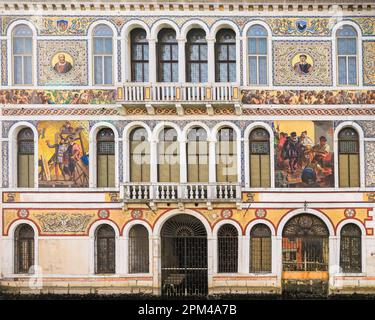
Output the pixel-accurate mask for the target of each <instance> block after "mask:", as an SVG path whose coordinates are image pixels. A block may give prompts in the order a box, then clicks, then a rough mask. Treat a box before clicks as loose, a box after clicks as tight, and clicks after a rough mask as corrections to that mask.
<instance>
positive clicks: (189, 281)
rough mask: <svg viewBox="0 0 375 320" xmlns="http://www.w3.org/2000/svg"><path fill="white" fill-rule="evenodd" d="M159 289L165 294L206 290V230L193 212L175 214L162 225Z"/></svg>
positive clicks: (182, 294)
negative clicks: (190, 213)
mask: <svg viewBox="0 0 375 320" xmlns="http://www.w3.org/2000/svg"><path fill="white" fill-rule="evenodd" d="M161 290H162V295H163V296H165V297H181V296H187V297H189V296H192V297H193V296H194V297H196V296H206V295H207V294H208V277H207V232H206V229H205V227H204V225H203V224H202V222H201V221H199V219H197V218H195V217H193V216H190V215H187V214H179V215H176V216H174V217H172V218H170V219H169V220H168V221H166V222H165V223H164V225H163V227H162V229H161Z"/></svg>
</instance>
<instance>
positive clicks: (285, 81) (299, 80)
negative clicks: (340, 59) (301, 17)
mask: <svg viewBox="0 0 375 320" xmlns="http://www.w3.org/2000/svg"><path fill="white" fill-rule="evenodd" d="M331 60H332V58H331V42H330V41H308V42H307V41H274V42H273V84H274V85H276V86H278V85H283V86H293V85H295V86H313V85H315V86H323V85H332V62H331Z"/></svg>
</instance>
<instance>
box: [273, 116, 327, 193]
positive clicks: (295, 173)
mask: <svg viewBox="0 0 375 320" xmlns="http://www.w3.org/2000/svg"><path fill="white" fill-rule="evenodd" d="M272 127H273V131H274V134H275V139H274V148H275V187H276V188H330V187H333V186H334V171H333V170H334V164H333V159H334V153H333V123H332V122H331V121H307V120H306V121H297V120H290V121H289V120H283V121H274V123H273V126H272Z"/></svg>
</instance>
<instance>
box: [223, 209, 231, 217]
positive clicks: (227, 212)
mask: <svg viewBox="0 0 375 320" xmlns="http://www.w3.org/2000/svg"><path fill="white" fill-rule="evenodd" d="M232 215H233V213H232V210H230V209H224V210H223V211H221V216H222V218H224V219H229V218H230V217H231V216H232Z"/></svg>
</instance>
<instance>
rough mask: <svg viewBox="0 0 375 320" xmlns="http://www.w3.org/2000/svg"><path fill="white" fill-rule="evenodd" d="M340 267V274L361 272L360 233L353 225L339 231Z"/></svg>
mask: <svg viewBox="0 0 375 320" xmlns="http://www.w3.org/2000/svg"><path fill="white" fill-rule="evenodd" d="M340 236H341V238H340V267H341V269H342V272H348V273H360V272H362V233H361V230H360V229H359V227H358V226H356V225H355V224H353V223H349V224H346V225H345V226H344V227H343V228H342V229H341V235H340Z"/></svg>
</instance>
